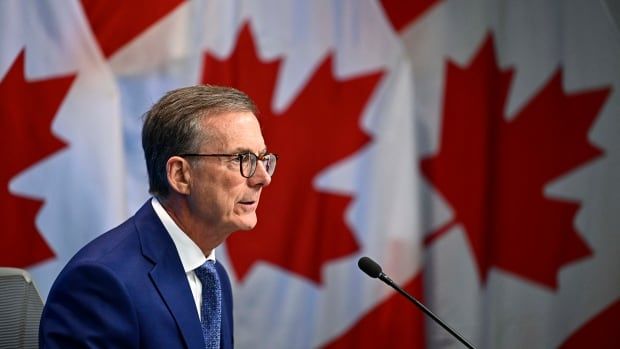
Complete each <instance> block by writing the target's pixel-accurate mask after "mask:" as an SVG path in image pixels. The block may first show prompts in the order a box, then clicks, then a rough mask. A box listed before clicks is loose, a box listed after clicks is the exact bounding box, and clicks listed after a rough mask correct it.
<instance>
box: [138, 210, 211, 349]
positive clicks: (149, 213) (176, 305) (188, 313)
mask: <svg viewBox="0 0 620 349" xmlns="http://www.w3.org/2000/svg"><path fill="white" fill-rule="evenodd" d="M135 218H136V220H135V222H136V228H137V230H138V234H139V236H140V243H141V245H142V254H143V255H144V256H145V257H146V258H148V259H150V260H151V261H152V262H153V263H154V264H155V265H154V267H153V269H152V270H151V271H150V272H149V276H150V278H151V280H152V282H153V284H154V285H155V287H156V288H157V290H158V292H159V294H160V295H161V298H162V299H163V301H164V303H165V304H166V306H167V307H168V309H169V310H170V313H171V314H172V316H173V317H174V319H175V321H176V323H177V326H178V328H179V331H180V332H181V334H182V336H183V340H184V341H185V345H186V346H187V347H188V348H201V349H202V348H204V339H203V337H202V329H201V327H200V320H199V318H198V314H197V313H196V305H195V303H194V299H193V297H192V293H191V290H190V288H189V284H188V282H187V277H186V276H185V271H184V270H183V266H182V264H181V260H180V258H179V254H178V253H177V250H176V248H175V246H174V243H173V242H172V239H171V238H170V236H169V235H168V232H167V231H166V229H165V228H164V226H163V225H162V223H161V221H160V220H159V218H158V217H157V215H156V214H155V211H154V210H153V207H152V206H151V203H150V201H147V202H146V204H144V205H143V206H142V208H141V209H140V210H139V211H138V212H137V213H136V215H135Z"/></svg>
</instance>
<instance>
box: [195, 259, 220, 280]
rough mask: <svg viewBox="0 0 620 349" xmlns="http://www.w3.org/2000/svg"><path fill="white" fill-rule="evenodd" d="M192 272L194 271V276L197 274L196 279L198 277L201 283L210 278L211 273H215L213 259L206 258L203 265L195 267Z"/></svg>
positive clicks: (211, 276)
mask: <svg viewBox="0 0 620 349" xmlns="http://www.w3.org/2000/svg"><path fill="white" fill-rule="evenodd" d="M194 272H195V273H196V276H198V279H200V281H201V282H203V283H204V282H205V280H207V279H212V278H213V275H215V274H216V270H215V261H212V260H207V261H206V262H204V264H203V265H201V266H199V267H198V268H196V269H195V270H194Z"/></svg>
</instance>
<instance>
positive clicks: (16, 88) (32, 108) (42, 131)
mask: <svg viewBox="0 0 620 349" xmlns="http://www.w3.org/2000/svg"><path fill="white" fill-rule="evenodd" d="M24 56H25V55H24V52H23V51H22V52H21V53H20V54H19V56H18V57H17V59H15V62H13V65H12V66H11V68H10V69H9V71H8V73H7V75H6V76H5V77H4V79H3V80H2V82H0V115H2V117H1V118H0V129H2V130H3V131H4V134H3V136H2V137H0V146H1V147H2V149H5V150H8V152H9V154H10V155H9V156H6V157H5V158H4V165H3V168H2V171H0V183H2V189H1V190H0V217H1V218H0V220H2V222H4V227H3V229H2V232H1V233H0V234H2V238H1V239H0V240H1V241H2V244H0V265H8V266H14V267H20V268H23V267H27V266H31V265H33V264H35V263H37V262H41V261H43V260H45V259H48V258H50V257H53V256H54V253H53V252H52V250H51V249H50V248H49V246H48V245H47V243H46V242H45V241H44V240H43V238H42V237H41V236H40V235H39V231H38V230H37V227H36V226H35V216H36V214H37V212H38V211H39V208H40V207H41V205H42V202H41V201H40V200H35V199H29V198H25V197H20V196H16V195H15V194H12V193H10V192H9V182H10V180H11V179H12V178H13V177H14V176H15V175H17V174H18V173H20V172H22V171H23V170H24V169H26V168H28V167H29V166H31V165H32V164H34V163H35V162H37V161H39V160H41V159H43V158H44V157H46V156H48V155H50V154H52V153H54V152H56V151H58V150H59V149H61V148H63V147H64V146H65V143H63V142H62V141H60V140H59V139H57V138H56V137H54V136H53V135H52V133H51V129H50V128H51V126H50V125H51V122H52V120H53V118H54V116H55V115H56V111H57V110H58V107H59V106H60V103H61V102H62V100H63V99H64V96H65V94H66V93H67V90H68V89H69V87H70V86H71V84H72V83H73V79H74V77H75V76H67V77H62V78H55V79H48V80H41V81H36V82H29V81H26V79H25V78H24Z"/></svg>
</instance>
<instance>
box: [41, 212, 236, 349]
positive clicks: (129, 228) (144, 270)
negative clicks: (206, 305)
mask: <svg viewBox="0 0 620 349" xmlns="http://www.w3.org/2000/svg"><path fill="white" fill-rule="evenodd" d="M220 267H221V266H220ZM222 272H223V273H224V275H225V274H226V272H225V270H224V269H223V268H222ZM226 281H227V282H228V277H227V276H226ZM223 303H224V304H225V311H224V313H226V314H225V316H223V317H226V320H227V323H226V324H224V323H223V326H222V332H223V333H222V335H223V336H222V339H223V342H222V344H223V346H222V347H228V348H230V347H232V295H231V292H230V283H229V282H228V292H227V293H226V294H224V297H223ZM228 320H230V321H228ZM228 322H229V323H228ZM229 334H230V336H229ZM39 335H40V345H41V347H42V348H70V347H74V346H80V347H98V348H107V347H110V348H112V347H115V348H119V347H122V348H204V340H203V338H202V330H201V327H200V321H199V318H198V314H197V313H196V307H195V305H194V301H193V298H192V295H191V291H190V288H189V285H188V283H187V278H186V276H185V272H184V270H183V267H182V264H181V261H180V259H179V256H178V253H177V251H176V248H175V246H174V243H173V242H172V239H171V238H170V236H169V235H168V233H167V231H166V230H165V228H164V227H163V225H162V224H161V222H160V220H159V218H158V217H157V215H156V214H155V212H154V210H153V208H152V207H151V204H150V202H147V203H146V204H145V205H143V206H142V208H141V209H140V210H139V211H138V212H137V213H136V214H135V216H133V217H131V218H130V219H128V220H127V221H125V222H124V223H123V224H121V225H120V226H118V227H116V228H114V229H112V230H111V231H109V232H107V233H105V234H103V235H101V236H100V237H98V238H97V239H95V240H93V241H92V242H90V243H89V244H88V245H86V246H85V247H84V248H83V249H81V250H80V251H79V252H78V253H77V254H76V255H75V256H74V258H72V259H71V261H69V263H68V264H67V266H66V267H65V268H64V269H63V271H62V272H61V273H60V275H59V276H58V278H57V280H56V281H55V282H54V285H53V286H52V289H51V291H50V294H49V296H48V300H47V302H46V305H45V308H44V311H43V315H42V319H41V326H40V330H39Z"/></svg>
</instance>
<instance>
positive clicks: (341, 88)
mask: <svg viewBox="0 0 620 349" xmlns="http://www.w3.org/2000/svg"><path fill="white" fill-rule="evenodd" d="M610 14H611V15H610ZM613 14H614V13H613V11H612V12H610V11H609V8H608V7H607V5H606V3H604V2H588V3H586V2H582V3H579V2H563V1H544V2H540V1H539V2H533V1H532V2H511V1H492V0H487V1H484V0H480V1H474V0H471V1H463V0H460V1H456V0H455V1H438V0H419V1H414V2H412V3H408V2H399V1H389V0H385V1H381V2H376V1H359V0H348V1H332V2H327V1H321V2H304V1H285V0H273V1H269V2H256V1H250V0H248V1H224V0H221V1H206V0H204V1H191V2H189V1H187V2H186V1H178V0H174V1H173V0H168V1H163V0H161V1H151V2H148V3H142V2H139V1H125V2H123V3H122V4H121V3H119V4H116V3H114V2H109V3H108V2H98V1H91V0H82V1H72V2H66V3H63V4H62V6H60V5H58V4H56V5H55V6H54V5H52V4H47V3H43V2H35V1H18V0H7V1H4V2H2V3H0V26H2V30H1V31H0V115H1V116H0V123H1V124H2V125H3V127H2V129H3V130H4V132H5V136H3V137H2V140H1V142H2V145H3V149H5V152H6V156H5V160H4V161H5V166H3V167H2V170H1V171H0V174H1V176H0V178H1V179H2V187H3V188H4V189H3V190H2V192H1V193H2V194H1V195H2V200H0V205H2V206H0V215H2V220H3V221H5V222H8V224H6V225H5V226H6V227H7V228H5V229H3V230H2V232H0V234H1V235H0V236H1V241H2V244H1V245H0V252H1V253H0V264H1V265H8V266H17V267H23V268H28V269H29V270H30V271H31V272H32V274H33V276H34V279H35V282H36V283H37V285H38V286H39V289H40V290H41V292H42V294H43V295H44V296H45V295H46V294H47V291H48V289H49V287H50V285H51V282H52V281H53V280H54V278H55V276H56V274H57V273H58V272H59V270H60V268H62V266H63V265H64V264H65V263H66V262H67V260H68V258H70V257H71V256H72V254H73V253H75V251H77V249H79V248H80V247H81V246H82V245H84V244H85V243H86V242H87V241H89V240H91V239H92V238H93V237H95V236H96V235H98V234H100V233H102V232H104V231H105V230H107V229H109V228H111V227H113V226H115V225H117V224H119V223H120V222H121V221H122V220H123V219H125V218H126V217H128V216H129V215H130V214H132V213H133V212H134V211H135V209H137V208H138V207H139V206H140V205H141V204H142V203H143V202H144V201H145V200H146V199H147V198H148V194H147V179H146V171H145V167H144V160H143V155H142V149H141V146H140V129H141V123H142V121H141V115H142V113H144V112H145V111H146V110H147V109H148V108H149V107H150V106H151V105H152V104H153V103H154V102H155V101H156V100H157V99H158V98H159V97H160V96H161V95H162V94H163V93H164V92H165V91H168V90H170V89H173V88H177V87H180V86H185V85H191V84H197V83H210V84H221V85H229V86H234V87H237V88H239V89H241V90H243V91H245V92H246V93H248V94H249V95H250V96H251V97H252V98H253V99H254V100H255V102H256V103H257V105H258V107H259V110H260V116H259V119H260V121H261V125H262V128H263V133H264V137H265V139H266V142H267V145H268V147H269V149H270V150H271V151H273V152H276V153H278V154H279V155H280V161H279V164H278V171H277V173H276V174H275V176H274V180H273V182H272V184H271V186H270V187H268V188H266V190H265V191H264V193H263V197H262V198H261V206H260V207H259V212H258V214H259V223H258V226H257V227H256V228H255V229H254V230H253V231H250V232H239V233H235V234H233V235H232V236H231V237H230V238H229V239H228V240H227V242H226V244H225V245H223V246H222V247H220V248H219V249H218V251H217V258H218V260H221V261H223V262H224V263H225V264H226V265H227V269H228V271H229V274H230V276H231V281H232V282H233V290H234V291H233V293H234V298H235V304H234V312H235V342H236V345H237V347H240V348H316V347H321V348H377V347H389V348H399V347H402V348H413V347H419V348H423V347H427V348H446V347H455V348H457V347H460V344H459V343H458V342H457V341H456V340H454V339H453V338H451V337H450V336H449V335H448V334H447V333H446V332H444V331H443V330H442V329H441V328H440V327H438V326H436V325H435V324H434V323H433V322H431V321H430V320H427V319H425V318H424V316H423V315H422V314H421V313H420V312H419V311H418V310H417V309H416V308H415V307H414V306H413V305H411V304H410V303H409V302H408V301H406V300H405V299H403V298H402V297H401V296H400V295H398V294H396V293H395V292H394V291H392V290H391V289H389V288H388V287H387V286H385V285H384V284H382V283H380V282H378V281H376V280H372V279H369V278H368V277H366V276H365V275H364V274H363V273H361V272H360V271H359V270H358V268H357V260H358V259H359V258H360V257H361V256H364V255H368V256H370V257H372V258H374V259H375V260H377V261H379V262H380V263H381V264H382V266H383V269H384V271H385V272H386V273H387V274H388V275H390V277H391V278H392V279H394V281H395V282H397V283H398V284H400V285H402V286H403V287H404V288H405V289H406V290H408V291H409V292H410V293H412V294H413V295H414V296H416V297H418V298H419V299H421V300H423V301H424V302H426V303H427V305H428V306H429V307H430V308H431V309H433V310H434V311H435V312H436V313H437V314H438V315H439V316H440V317H442V318H443V319H444V320H446V321H447V322H448V323H449V324H450V326H452V327H454V328H456V329H457V330H458V331H459V332H460V333H462V334H463V335H464V336H465V337H466V338H467V339H468V340H469V341H470V342H471V343H472V344H474V345H475V346H476V347H479V348H524V347H527V348H582V347H596V348H616V347H618V346H619V345H620V335H619V334H618V331H615V324H617V323H618V322H619V321H620V300H619V299H620V272H619V271H618V270H620V257H618V256H620V250H619V249H620V235H619V234H618V232H619V231H620V218H618V217H620V215H618V214H616V212H618V211H620V195H618V193H620V188H619V187H618V185H617V183H616V179H617V178H620V147H619V144H620V143H619V142H620V141H619V138H618V134H620V118H618V115H620V96H619V95H618V91H619V90H620V89H619V87H620V36H619V35H618V28H617V27H616V26H615V24H614V22H613V18H614V17H613Z"/></svg>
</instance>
